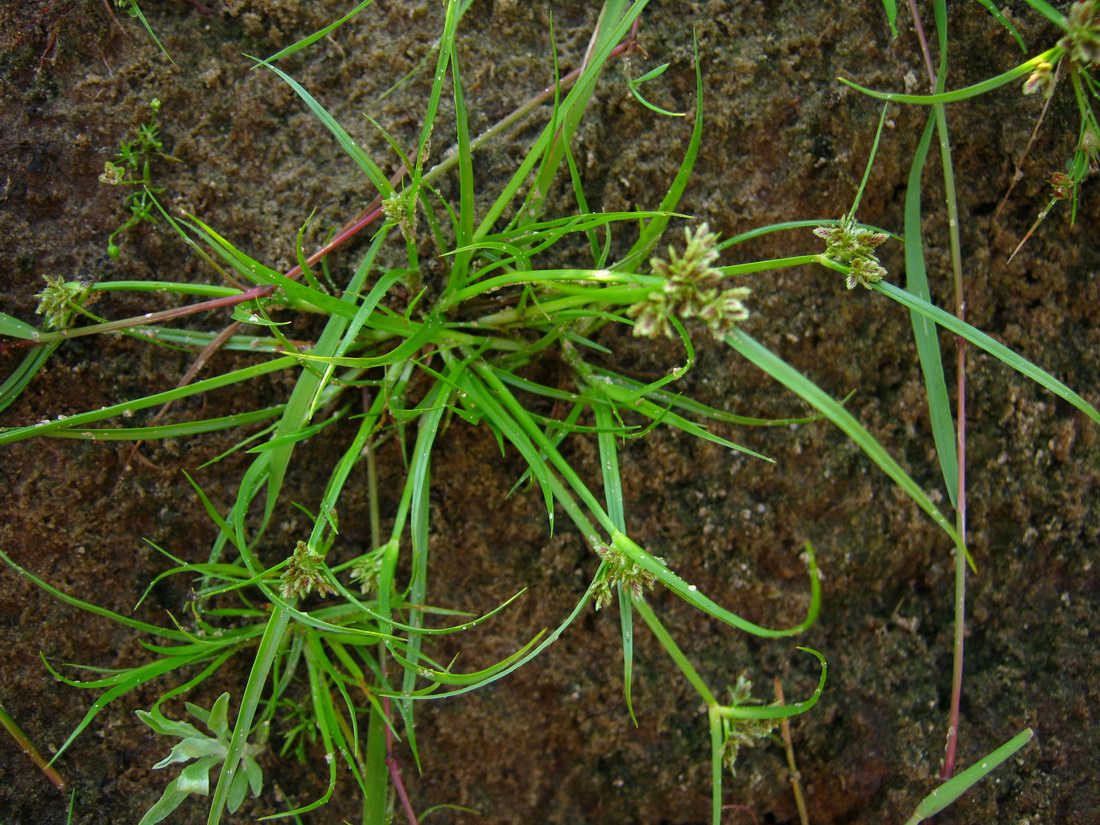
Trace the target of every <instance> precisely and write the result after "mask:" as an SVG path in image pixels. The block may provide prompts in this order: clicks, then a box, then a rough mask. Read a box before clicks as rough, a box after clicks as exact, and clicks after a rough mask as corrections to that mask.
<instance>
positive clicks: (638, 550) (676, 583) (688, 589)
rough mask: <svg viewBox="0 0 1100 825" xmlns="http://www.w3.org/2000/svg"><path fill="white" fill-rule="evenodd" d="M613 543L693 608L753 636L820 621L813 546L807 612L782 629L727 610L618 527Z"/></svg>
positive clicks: (782, 633)
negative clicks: (764, 624)
mask: <svg viewBox="0 0 1100 825" xmlns="http://www.w3.org/2000/svg"><path fill="white" fill-rule="evenodd" d="M611 543H612V545H613V546H614V548H615V549H616V550H618V551H619V552H621V553H622V554H623V555H625V556H627V557H629V558H630V560H631V561H633V562H634V563H635V564H637V565H638V566H639V567H642V568H644V569H645V570H647V571H648V572H650V573H652V574H653V575H654V576H656V577H657V579H658V580H659V581H660V582H661V584H663V585H664V586H665V587H667V588H668V589H669V590H671V591H672V592H673V593H675V594H676V595H677V596H679V597H680V598H681V599H683V600H684V601H686V602H687V603H688V604H690V605H691V606H692V607H695V608H697V609H699V610H702V611H703V612H704V613H706V614H707V615H708V616H713V617H714V618H716V619H718V620H719V621H722V622H725V623H726V624H728V625H730V626H731V627H736V628H737V629H738V630H743V631H745V632H746V633H751V634H752V635H753V636H760V637H761V638H767V639H778V638H783V637H786V636H794V635H797V634H799V633H802V632H804V631H805V630H806V629H807V628H809V627H810V626H811V625H812V624H813V623H814V622H815V621H817V615H818V613H819V612H820V610H821V577H820V576H819V575H818V570H817V560H816V559H815V557H814V552H813V549H812V547H810V545H807V546H806V547H807V549H806V568H807V571H808V573H809V576H810V607H809V609H808V610H807V611H806V617H805V618H804V619H803V620H802V621H801V622H799V623H798V624H796V625H793V626H792V627H787V628H782V629H779V630H776V629H773V628H768V627H762V626H761V625H758V624H754V623H753V622H750V621H748V620H747V619H743V618H741V617H740V616H738V615H737V614H736V613H732V612H731V611H729V610H726V609H725V608H724V607H722V606H720V605H718V604H717V603H715V602H714V601H712V600H711V599H709V598H707V597H706V596H705V595H703V593H702V592H700V590H699V588H698V587H696V586H695V585H693V584H688V583H687V582H686V581H684V580H683V579H681V578H680V577H679V576H677V575H676V574H675V573H674V572H672V570H670V569H669V568H668V567H666V566H665V565H664V564H663V563H661V562H660V561H658V560H657V559H656V558H655V557H654V556H652V555H651V554H650V553H648V552H646V550H644V549H643V548H642V547H641V546H639V545H638V544H636V543H635V542H634V541H633V540H632V539H631V538H630V537H629V536H627V535H625V534H624V533H622V532H620V531H619V530H615V531H613V532H612V534H611Z"/></svg>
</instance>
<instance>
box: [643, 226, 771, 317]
mask: <svg viewBox="0 0 1100 825" xmlns="http://www.w3.org/2000/svg"><path fill="white" fill-rule="evenodd" d="M684 239H685V241H686V246H685V248H684V251H683V253H682V254H679V253H677V252H676V250H675V249H674V248H673V247H672V246H669V248H668V260H662V259H660V258H653V259H651V260H650V262H649V265H650V267H651V269H652V270H653V274H654V275H660V276H661V277H662V278H664V279H665V282H664V285H663V288H661V289H660V290H658V291H654V292H650V293H649V294H648V295H647V296H646V297H645V299H644V300H642V301H639V302H638V303H637V304H634V306H632V307H630V309H628V310H627V315H629V316H630V317H631V318H635V319H637V320H636V322H635V324H634V334H635V335H638V336H641V337H643V338H655V337H657V336H658V335H663V336H665V337H666V338H671V337H672V326H671V325H670V324H669V320H668V319H669V316H670V315H675V316H676V317H678V318H682V319H685V320H686V319H688V318H698V319H699V320H700V321H702V322H703V323H704V324H705V325H706V327H707V329H709V330H710V331H711V334H712V335H714V337H715V338H718V339H721V338H723V337H725V336H726V335H728V334H729V333H730V332H732V331H733V327H734V324H735V323H736V322H738V321H744V320H745V319H746V318H748V317H749V311H748V309H746V308H745V305H744V303H743V302H744V300H745V299H746V298H748V296H749V293H750V292H751V290H749V289H748V288H747V287H733V288H730V289H724V290H720V289H719V288H718V284H719V282H720V281H721V280H722V278H723V275H722V273H721V271H719V270H718V269H715V268H714V266H713V264H714V262H715V261H716V260H717V259H718V250H717V249H716V248H715V246H716V244H717V243H718V235H717V233H714V232H711V231H710V228H709V227H708V226H707V225H706V224H705V223H704V224H702V225H701V226H700V227H699V228H698V229H696V230H695V233H694V234H692V232H691V230H690V229H685V230H684Z"/></svg>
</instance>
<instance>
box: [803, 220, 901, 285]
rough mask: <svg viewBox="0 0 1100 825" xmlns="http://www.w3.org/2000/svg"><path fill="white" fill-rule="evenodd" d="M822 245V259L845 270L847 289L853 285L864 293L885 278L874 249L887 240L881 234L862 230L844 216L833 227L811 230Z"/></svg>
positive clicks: (884, 234) (886, 236) (885, 236)
mask: <svg viewBox="0 0 1100 825" xmlns="http://www.w3.org/2000/svg"><path fill="white" fill-rule="evenodd" d="M814 234H815V235H817V237H819V238H821V239H822V240H823V241H825V257H826V258H829V259H830V260H833V261H836V262H837V263H841V264H844V265H845V266H847V267H848V268H849V272H848V277H847V278H846V279H845V281H844V283H845V285H846V286H847V287H848V289H854V288H855V286H856V284H859V285H860V286H862V287H865V288H867V289H870V288H871V284H874V283H878V282H879V281H881V280H882V279H883V278H885V277H886V270H885V269H884V268H883V266H882V264H880V263H879V261H878V258H877V257H876V256H875V252H874V251H875V249H877V248H878V247H880V246H882V244H884V243H885V242H886V239H887V238H889V237H890V236H889V235H887V234H886V233H885V232H872V231H871V230H870V229H863V228H862V227H860V226H859V225H858V224H857V223H856V222H855V219H854V218H852V216H851V215H847V216H845V217H843V218H841V220H840V222H839V223H838V224H837V225H836V226H819V227H817V229H815V230H814Z"/></svg>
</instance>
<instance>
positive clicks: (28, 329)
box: [0, 312, 38, 341]
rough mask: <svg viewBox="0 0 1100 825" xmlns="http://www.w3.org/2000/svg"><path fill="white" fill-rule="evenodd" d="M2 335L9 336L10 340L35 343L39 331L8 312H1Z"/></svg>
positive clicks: (0, 331)
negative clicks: (15, 339) (17, 339)
mask: <svg viewBox="0 0 1100 825" xmlns="http://www.w3.org/2000/svg"><path fill="white" fill-rule="evenodd" d="M0 335H7V336H8V337H9V338H22V339H23V340H24V341H33V340H34V339H36V338H37V337H38V330H37V329H36V328H34V327H32V326H31V325H30V324H28V323H27V322H26V321H20V320H19V319H18V318H15V317H12V316H11V315H8V314H7V313H6V312H0Z"/></svg>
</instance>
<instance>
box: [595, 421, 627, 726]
mask: <svg viewBox="0 0 1100 825" xmlns="http://www.w3.org/2000/svg"><path fill="white" fill-rule="evenodd" d="M593 412H594V413H595V416H596V426H597V427H599V428H601V429H600V432H599V433H598V434H597V436H596V440H597V443H598V444H599V449H600V473H601V475H602V478H603V491H604V501H605V503H606V504H607V514H608V515H609V516H610V517H611V520H612V521H613V522H615V524H616V526H617V527H618V528H619V530H622V531H625V530H626V512H625V509H624V507H623V484H622V478H621V476H620V475H619V450H618V445H617V444H616V443H615V435H614V434H613V433H612V432H611V429H612V428H613V427H614V425H615V420H614V415H613V410H612V409H611V407H610V406H609V405H606V404H596V405H595V406H594V407H593ZM616 589H617V591H618V592H617V594H616V595H617V596H618V602H619V630H620V633H621V635H622V642H623V696H624V698H625V700H626V709H627V712H628V713H629V714H630V719H631V721H632V722H634V727H637V726H638V717H637V716H636V715H635V714H634V701H633V697H632V693H631V683H632V681H633V674H634V613H633V610H632V609H631V608H632V604H631V602H632V597H631V593H630V589H629V588H626V587H623V586H622V585H621V584H620V585H619V586H618V587H617V588H616Z"/></svg>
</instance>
